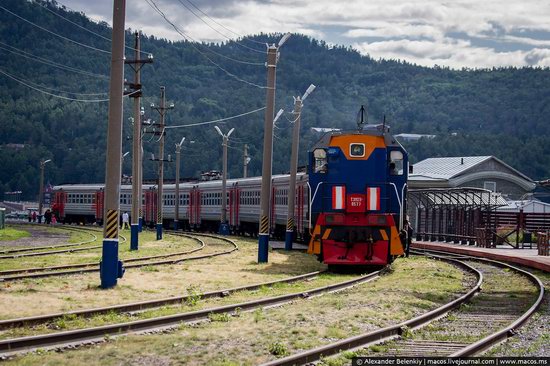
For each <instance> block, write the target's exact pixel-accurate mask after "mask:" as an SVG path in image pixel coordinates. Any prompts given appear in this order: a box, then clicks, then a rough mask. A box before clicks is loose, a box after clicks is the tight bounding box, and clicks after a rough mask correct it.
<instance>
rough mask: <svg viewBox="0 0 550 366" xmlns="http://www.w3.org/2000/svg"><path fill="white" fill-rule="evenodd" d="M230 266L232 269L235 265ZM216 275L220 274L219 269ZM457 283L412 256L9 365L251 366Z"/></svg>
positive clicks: (382, 321)
mask: <svg viewBox="0 0 550 366" xmlns="http://www.w3.org/2000/svg"><path fill="white" fill-rule="evenodd" d="M249 246H252V245H243V247H245V248H246V247H249ZM254 247H255V245H254ZM245 250H246V249H245ZM239 254H242V253H239ZM277 254H278V255H281V253H272V254H271V256H270V260H271V261H272V260H273V259H274V257H276V255H277ZM296 259H298V262H295V263H294V265H295V266H296V267H298V268H300V267H303V266H304V265H306V263H307V256H305V255H300V256H298V258H296ZM248 261H250V258H248ZM245 265H246V262H245ZM234 266H239V264H238V263H234ZM269 266H270V265H262V266H259V265H254V267H255V269H256V271H260V272H263V273H265V272H272V273H274V272H273V270H274V269H275V268H277V267H278V268H277V269H279V270H280V269H283V272H288V270H289V269H290V268H288V267H287V268H286V269H284V267H281V266H277V265H274V264H273V262H272V264H271V268H270V267H269ZM273 267H275V268H273ZM228 268H229V267H228ZM220 270H221V271H222V272H224V271H225V270H226V269H225V268H220ZM302 272H307V270H303V271H302ZM277 273H281V271H277ZM291 274H293V273H287V275H291ZM226 277H229V276H226ZM464 277H465V275H464V274H463V273H462V272H461V271H460V270H459V269H457V268H455V267H453V266H450V265H448V264H445V263H442V262H437V261H430V260H427V259H425V258H418V257H416V258H411V259H408V260H405V259H398V260H397V261H396V262H395V263H394V264H393V265H392V271H391V272H390V273H388V274H386V275H384V276H382V277H381V278H380V279H378V280H376V281H373V282H370V283H366V284H363V285H358V286H356V287H353V288H351V289H347V290H344V291H341V292H337V293H332V294H326V295H323V296H319V297H314V298H310V299H307V300H305V299H301V300H296V301H294V302H293V303H291V304H287V305H284V306H280V307H275V308H269V309H258V310H255V311H252V312H237V314H233V315H231V316H229V315H212V316H211V317H210V320H209V321H207V322H202V323H198V324H194V325H184V324H182V325H181V326H180V327H179V328H178V329H177V330H176V331H174V332H172V333H169V334H163V335H130V336H124V337H120V338H116V339H110V340H109V341H108V342H107V343H104V344H100V345H95V346H93V347H87V348H83V349H80V350H75V351H66V352H63V353H54V352H45V353H44V352H39V353H35V354H31V355H27V356H25V357H21V358H17V359H15V360H12V361H10V362H8V363H13V364H19V365H31V364H34V363H36V362H39V363H41V364H45V365H58V364H71V365H116V364H120V363H125V364H126V363H127V364H138V365H141V364H163V365H164V364H166V365H168V364H190V365H205V364H208V365H241V364H244V365H256V364H259V363H262V362H266V361H268V360H271V359H275V358H277V357H282V356H284V355H286V354H290V353H295V352H298V351H300V350H305V349H309V348H313V347H316V346H320V345H322V344H326V343H330V342H333V341H335V340H338V339H342V338H345V337H349V336H353V335H356V334H359V333H363V332H366V331H372V330H375V329H378V328H380V327H383V326H386V325H389V324H393V323H396V322H399V321H402V320H404V319H407V318H410V317H413V316H415V315H418V314H420V313H424V312H426V311H429V310H430V309H433V308H436V307H438V306H440V305H441V304H443V303H445V302H447V301H449V300H450V299H451V298H455V297H456V296H458V293H462V292H464V288H463V283H464ZM343 278H344V277H343V276H341V275H334V274H331V275H324V276H320V277H319V278H318V279H316V280H315V281H311V282H310V283H300V284H295V285H284V286H277V287H278V288H277V287H276V288H275V289H262V290H260V291H258V292H257V293H256V294H255V295H254V294H253V293H248V294H247V293H242V294H239V295H237V296H231V297H229V298H226V299H221V300H216V302H217V303H220V304H221V303H225V302H232V303H234V302H237V301H238V297H239V296H243V297H246V298H250V297H251V296H256V295H259V296H268V295H272V294H276V293H277V292H278V291H284V292H288V291H289V290H295V289H296V288H298V287H300V286H305V285H307V286H312V287H317V285H320V284H321V282H322V281H329V280H331V281H334V280H341V279H343ZM262 292H264V293H262ZM199 303H200V302H199ZM196 305H197V304H195V306H196ZM348 362H349V361H348Z"/></svg>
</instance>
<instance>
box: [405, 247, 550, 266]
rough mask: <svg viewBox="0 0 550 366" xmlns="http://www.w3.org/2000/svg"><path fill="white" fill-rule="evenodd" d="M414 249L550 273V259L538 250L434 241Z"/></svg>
mask: <svg viewBox="0 0 550 366" xmlns="http://www.w3.org/2000/svg"><path fill="white" fill-rule="evenodd" d="M412 248H413V249H432V250H441V251H445V252H449V253H455V254H466V255H471V256H475V257H483V258H488V259H494V260H497V261H502V262H508V263H514V264H519V265H522V266H526V267H531V268H536V269H539V270H541V271H544V272H550V257H546V256H541V255H538V254H537V249H514V248H510V247H509V246H506V247H505V246H498V247H497V248H479V247H475V246H471V245H465V244H450V243H441V242H433V241H429V242H426V241H413V243H412Z"/></svg>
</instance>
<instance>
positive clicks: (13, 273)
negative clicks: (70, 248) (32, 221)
mask: <svg viewBox="0 0 550 366" xmlns="http://www.w3.org/2000/svg"><path fill="white" fill-rule="evenodd" d="M175 235H180V236H184V237H188V238H191V239H194V240H196V241H197V242H198V243H199V244H200V245H199V247H198V248H195V249H191V250H187V251H182V252H177V253H170V254H162V255H155V256H149V257H140V258H131V259H126V260H124V262H125V265H124V267H125V268H127V269H128V268H138V267H145V266H156V265H165V264H177V263H181V262H184V261H190V260H198V259H204V258H211V257H215V256H219V255H225V254H230V253H232V252H234V251H236V250H238V246H237V244H236V243H235V242H234V241H233V240H231V239H226V238H221V237H217V236H214V235H207V234H195V233H193V234H183V233H178V234H175ZM199 236H202V237H209V238H213V239H217V240H223V241H225V242H226V243H228V244H230V245H231V248H230V249H227V250H223V251H218V252H214V253H209V254H203V255H197V256H192V257H183V258H181V256H184V255H188V254H191V253H194V252H197V251H200V250H203V249H204V248H205V247H206V244H205V243H204V241H203V240H202V239H200V238H199ZM174 257H178V258H175V259H164V260H156V259H160V258H174ZM134 262H140V263H134ZM127 263H130V264H127ZM97 271H99V263H97V262H94V263H81V264H71V265H64V266H52V267H36V268H21V269H14V270H7V271H1V272H0V282H2V281H15V280H21V279H27V278H42V277H50V276H64V275H71V274H80V273H86V272H97Z"/></svg>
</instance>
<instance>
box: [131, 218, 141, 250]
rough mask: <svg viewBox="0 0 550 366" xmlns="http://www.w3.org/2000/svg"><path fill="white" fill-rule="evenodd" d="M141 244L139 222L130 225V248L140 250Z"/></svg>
mask: <svg viewBox="0 0 550 366" xmlns="http://www.w3.org/2000/svg"><path fill="white" fill-rule="evenodd" d="M138 246H139V224H132V225H131V226H130V250H138Z"/></svg>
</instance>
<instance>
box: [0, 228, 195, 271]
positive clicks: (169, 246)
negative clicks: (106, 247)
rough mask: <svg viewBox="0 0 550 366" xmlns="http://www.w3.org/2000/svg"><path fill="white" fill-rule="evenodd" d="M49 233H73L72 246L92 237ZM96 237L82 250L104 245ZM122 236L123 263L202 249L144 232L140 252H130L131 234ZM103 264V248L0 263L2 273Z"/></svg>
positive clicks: (183, 240) (186, 241)
mask: <svg viewBox="0 0 550 366" xmlns="http://www.w3.org/2000/svg"><path fill="white" fill-rule="evenodd" d="M48 230H49V231H50V232H54V233H55V232H61V233H70V234H71V236H70V238H69V242H75V243H76V242H82V241H85V240H89V239H90V234H88V232H81V231H67V230H62V229H58V228H48ZM90 232H91V233H93V234H95V235H96V236H97V237H98V238H97V240H95V241H93V242H91V243H88V244H84V245H82V247H88V246H97V245H101V244H102V241H103V237H102V233H101V232H100V231H90ZM121 235H124V236H125V237H126V238H127V240H126V241H122V242H121V243H120V244H119V256H120V259H121V260H125V259H130V258H139V257H146V256H154V255H161V254H170V253H176V252H181V251H187V250H191V249H195V248H198V247H199V243H198V242H196V241H195V240H192V239H187V238H181V237H177V236H173V235H164V236H163V239H162V240H160V241H157V240H156V234H155V233H152V232H143V233H142V234H141V235H140V237H139V238H140V244H141V247H140V250H138V251H130V231H129V230H122V231H121ZM78 248H80V246H76V247H72V248H56V249H49V250H40V251H41V252H42V251H52V250H64V249H78ZM100 260H101V248H96V249H91V250H85V251H77V252H72V253H71V252H66V253H58V254H51V255H50V254H49V255H44V256H37V257H20V258H13V259H2V260H0V271H5V270H10V269H20V268H32V267H51V266H62V265H69V264H81V263H99V261H100Z"/></svg>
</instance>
